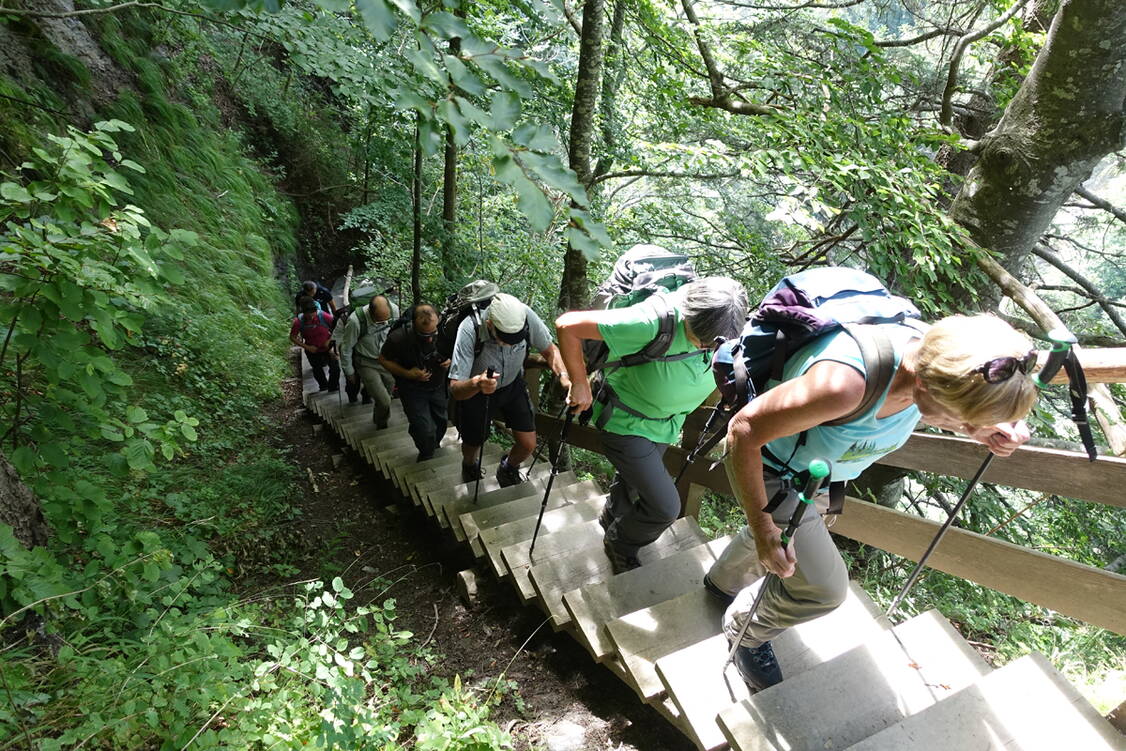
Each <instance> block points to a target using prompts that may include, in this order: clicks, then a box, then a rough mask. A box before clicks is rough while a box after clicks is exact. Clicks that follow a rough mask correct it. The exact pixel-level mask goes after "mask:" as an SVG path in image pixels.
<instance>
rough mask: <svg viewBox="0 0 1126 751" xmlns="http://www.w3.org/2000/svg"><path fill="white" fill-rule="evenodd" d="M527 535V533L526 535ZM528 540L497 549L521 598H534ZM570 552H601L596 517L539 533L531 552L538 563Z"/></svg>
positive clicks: (595, 553)
mask: <svg viewBox="0 0 1126 751" xmlns="http://www.w3.org/2000/svg"><path fill="white" fill-rule="evenodd" d="M528 537H529V538H531V535H528ZM529 543H530V539H528V540H521V541H520V542H516V543H513V544H511V545H509V546H507V547H504V548H501V556H502V561H503V562H504V567H505V568H506V569H508V571H509V572H511V574H512V584H513V586H514V587H516V591H517V592H518V593H519V594H520V597H521V598H522V599H523V600H524V601H528V600H531V599H534V598H535V596H536V590H535V589H534V588H533V587H532V581H531V579H529V578H528V569H529V568H531V565H530V563H529V561H528V546H529ZM573 555H584V556H586V555H601V556H604V555H605V553H603V552H602V527H601V526H600V525H599V524H598V521H597V520H596V519H592V520H590V521H588V522H584V523H582V524H573V525H571V526H570V527H567V529H565V530H563V531H561V532H556V533H554V534H550V535H545V534H542V533H541V534H540V536H539V538H538V539H537V540H536V549H535V552H534V554H533V557H534V558H535V562H536V563H542V562H544V561H546V560H550V559H551V558H559V557H567V556H573Z"/></svg>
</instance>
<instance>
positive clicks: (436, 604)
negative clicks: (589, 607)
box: [269, 378, 694, 751]
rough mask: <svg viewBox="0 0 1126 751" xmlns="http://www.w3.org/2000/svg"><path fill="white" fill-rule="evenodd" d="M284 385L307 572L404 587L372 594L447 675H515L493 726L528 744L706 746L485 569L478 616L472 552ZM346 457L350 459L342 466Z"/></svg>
mask: <svg viewBox="0 0 1126 751" xmlns="http://www.w3.org/2000/svg"><path fill="white" fill-rule="evenodd" d="M283 389H284V399H283V401H282V402H281V403H280V404H277V405H276V406H275V407H274V409H273V410H272V411H273V412H274V414H272V415H269V417H270V418H271V420H272V422H274V423H275V424H276V425H277V427H278V430H279V435H278V438H279V439H280V440H283V441H285V443H286V444H287V445H289V446H290V447H292V452H291V453H292V456H293V457H294V459H295V461H296V462H297V463H298V465H299V466H298V470H299V472H300V473H301V475H302V477H303V480H302V485H303V494H302V499H301V501H299V505H300V507H301V512H302V519H303V520H302V522H300V523H301V524H302V526H303V538H304V539H303V545H302V551H303V560H298V561H296V562H295V564H296V565H297V566H298V567H299V568H300V569H301V573H302V575H304V576H307V577H326V576H328V577H331V576H333V575H336V573H339V572H341V571H344V570H345V569H348V571H349V573H348V574H345V575H344V578H345V581H346V582H347V583H348V584H349V585H350V586H352V584H353V581H354V580H355V579H356V578H358V577H363V578H369V579H370V578H372V577H374V576H376V575H383V578H385V579H387V580H389V581H391V582H393V584H392V585H391V586H390V587H389V588H388V589H387V590H386V592H385V593H383V594H380V593H379V592H372V593H370V594H371V595H379V597H380V599H381V600H382V599H385V598H387V597H392V598H394V599H395V603H396V612H397V614H398V615H397V618H396V621H395V625H396V627H397V628H400V629H405V630H407V631H410V632H412V633H413V634H414V635H415V642H416V643H422V642H425V643H426V645H427V648H428V649H430V650H433V651H434V652H436V653H437V654H439V655H440V658H439V659H438V660H437V661H436V662H435V663H434V668H433V670H434V673H435V674H436V675H440V676H443V677H445V678H447V679H449V680H452V679H453V677H454V675H460V676H461V677H462V680H463V682H465V683H467V684H469V685H474V686H478V685H488V686H492V685H494V684H495V683H496V681H497V679H498V677H499V676H501V674H502V673H503V679H502V681H514V682H515V689H516V692H517V693H516V695H509V696H507V697H506V698H505V700H504V701H503V702H502V703H501V704H500V705H499V706H498V707H496V708H495V709H494V711H493V714H492V719H493V720H494V721H495V722H497V724H498V725H500V726H501V727H502V728H504V729H506V730H508V731H509V732H510V733H511V734H512V735H513V737H514V738H515V740H516V743H517V748H521V749H525V748H530V747H533V746H536V747H546V748H548V749H551V750H552V751H570V750H573V751H578V750H579V749H614V750H615V751H630V750H631V749H638V750H640V751H653V750H659V751H666V750H667V751H680V750H681V749H684V750H685V751H687V750H688V749H692V748H694V746H693V745H692V744H691V743H690V742H689V741H688V740H687V739H686V738H685V737H684V736H683V735H682V734H681V733H680V732H679V731H677V730H676V729H674V728H673V727H672V726H671V725H670V724H668V722H666V721H665V720H664V718H662V717H661V716H660V715H659V714H657V712H656V711H655V710H653V709H652V708H650V707H648V706H647V705H645V704H643V703H642V702H641V701H639V700H638V698H637V696H636V695H635V694H634V692H633V691H632V690H631V689H630V688H628V687H627V686H626V685H625V684H624V683H622V682H621V681H620V680H618V679H617V678H616V677H615V676H614V675H613V674H612V673H610V671H609V670H607V669H606V668H604V667H602V666H601V665H598V664H596V663H595V662H594V661H593V660H592V659H591V658H590V656H589V655H588V654H587V652H586V651H585V650H584V649H583V648H582V647H581V646H580V645H579V644H578V643H577V642H576V641H575V640H574V639H572V638H571V637H570V636H568V635H566V634H563V633H558V634H556V633H553V632H552V630H551V627H550V625H545V622H544V617H543V615H542V614H541V613H540V612H539V611H538V610H535V609H534V608H531V607H527V606H524V605H523V604H521V603H520V602H519V600H518V598H517V597H516V594H515V592H514V591H513V590H512V589H511V588H510V587H509V586H508V585H507V584H504V583H502V582H498V581H497V580H496V579H494V578H491V576H489V575H487V574H485V573H482V569H480V568H478V572H479V573H481V575H480V576H479V577H478V599H477V604H476V605H475V606H474V607H472V608H467V607H466V606H465V605H464V604H463V603H462V602H461V600H460V599H459V597H458V595H457V590H456V587H455V577H456V574H457V572H458V571H461V570H463V569H466V568H470V567H472V566H474V560H473V557H472V555H471V554H470V553H469V551H468V550H467V549H466V548H465V547H464V546H462V545H461V544H460V543H457V542H455V541H453V539H452V538H451V537H449V536H448V535H447V534H446V533H445V532H441V531H439V530H438V529H437V528H436V527H435V526H434V524H433V523H432V522H431V520H430V519H428V518H427V517H426V515H425V513H424V512H423V511H422V510H421V509H419V508H416V507H414V506H412V505H411V504H410V503H409V502H406V501H404V500H403V499H402V498H401V497H400V495H399V493H398V491H397V490H395V489H394V487H393V486H391V485H390V484H389V483H388V482H386V481H385V480H384V479H383V478H382V477H380V476H379V475H378V473H376V472H375V471H374V470H372V469H371V468H370V467H368V466H367V465H366V464H365V463H364V462H363V461H362V460H361V459H360V458H359V457H358V456H357V455H356V454H355V453H354V452H351V450H350V449H349V448H348V447H347V446H346V445H345V444H343V443H342V442H341V441H340V440H339V439H338V438H337V436H336V435H335V434H334V433H333V432H332V431H331V430H330V429H329V428H328V427H327V426H326V427H325V428H324V429H322V430H320V431H318V432H315V431H314V424H315V419H314V418H313V417H311V416H309V415H308V414H307V413H305V412H304V411H303V409H302V404H301V381H300V380H299V379H297V378H290V379H287V380H286V381H285V382H283ZM336 454H343V455H344V457H343V460H342V461H339V466H338V467H334V462H333V456H334V455H336ZM311 479H312V480H315V482H316V486H317V487H316V490H315V491H314V489H313V487H312V484H311V482H310V480H311ZM362 594H363V593H362V592H357V595H358V596H362ZM541 626H542V627H541ZM502 685H506V684H502Z"/></svg>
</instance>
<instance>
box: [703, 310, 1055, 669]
mask: <svg viewBox="0 0 1126 751" xmlns="http://www.w3.org/2000/svg"><path fill="white" fill-rule="evenodd" d="M878 328H879V329H880V330H881V331H884V332H885V333H886V335H887V337H888V339H890V341H891V343H892V347H893V349H894V370H893V371H892V372H891V376H890V385H889V386H888V387H887V388H886V390H884V391H882V392H881V394H880V398H878V399H877V400H875V401H874V404H873V405H872V406H871V407H870V408H869V409H867V410H866V411H864V412H863V413H861V414H860V415H859V416H856V417H855V418H852V419H849V421H847V422H845V423H843V424H837V425H826V424H824V423H826V422H829V421H833V420H834V419H835V418H839V417H842V416H846V415H850V413H853V412H854V409H855V408H856V407H857V406H858V405H859V404H860V403H861V400H862V399H863V397H864V394H865V383H866V381H865V366H864V359H863V355H862V354H861V351H860V348H859V346H858V344H857V341H856V340H855V339H854V338H853V337H852V336H850V335H849V334H848V333H847V332H846V331H837V332H836V333H833V334H825V335H823V336H820V337H818V338H816V339H814V340H812V341H811V342H809V343H808V344H806V345H805V346H804V347H802V348H800V349H798V350H797V351H796V352H794V354H793V355H791V356H790V357H788V358H787V359H786V361H785V365H784V368H783V370H782V378H781V382H780V383H779V384H778V385H776V386H774V387H773V388H770V389H769V390H766V391H764V392H763V393H761V394H759V395H758V396H757V397H755V398H754V399H752V400H751V401H750V402H749V403H748V404H747V405H746V406H745V407H743V408H742V409H741V410H740V411H738V412H737V413H736V414H735V415H734V416H733V417H732V419H731V423H730V425H729V427H728V432H727V440H728V444H727V448H728V456H727V461H726V466H727V474H728V477H729V478H730V481H731V487H732V488H733V490H734V492H735V496H736V498H737V499H738V500H739V503H740V504H741V505H742V507H743V510H744V512H745V513H746V516H747V520H748V526H746V527H744V528H743V529H742V530H741V531H740V532H739V533H738V535H736V537H735V538H734V539H733V540H732V542H731V543H730V544H729V545H728V546H727V548H726V549H725V550H724V552H723V553H722V555H721V556H720V557H719V559H718V560H717V561H716V563H715V564H713V565H712V567H711V569H710V571H709V572H708V574H707V575H706V576H705V578H704V586H705V588H706V589H707V590H708V591H709V592H710V593H711V594H712V595H714V596H716V597H717V598H719V599H720V600H721V601H723V602H725V603H727V604H728V609H727V612H726V614H725V616H724V623H723V626H724V631H725V632H726V634H727V638H728V640H729V641H734V639H735V638H737V635H738V633H739V631H740V629H741V627H742V626H743V623H744V620H745V618H746V614H747V613H748V612H749V611H750V609H751V605H752V602H753V599H754V588H752V587H751V586H750V585H751V584H752V583H753V582H754V581H756V580H758V579H759V577H761V576H762V574H763V569H765V571H766V572H770V573H774V574H777V577H769V578H768V579H767V580H766V583H765V584H764V585H763V586H765V587H766V591H765V593H764V595H763V599H762V601H761V603H760V605H759V607H758V610H757V611H756V612H755V615H754V618H753V619H752V621H751V623H750V624H749V627H748V629H747V631H746V634H745V636H744V638H743V640H742V643H741V644H740V645H739V647H738V648H737V649H736V651H735V655H734V657H735V664H736V666H737V667H738V669H739V672H740V674H741V676H742V678H743V680H744V681H745V682H746V683H747V685H748V686H749V687H750V688H751V689H752V691H755V690H762V689H764V688H767V687H769V686H772V685H774V684H776V683H778V682H780V681H781V680H782V672H781V669H780V667H779V665H778V662H777V660H776V659H775V656H774V651H773V648H772V647H771V640H772V639H774V638H775V637H777V636H778V635H779V634H781V633H782V632H783V631H785V630H786V629H787V628H789V627H790V626H795V625H798V624H800V623H804V622H806V621H809V620H812V619H814V618H817V617H818V616H821V615H824V614H826V613H828V612H830V611H831V610H833V609H834V608H836V607H837V606H838V605H840V604H841V603H842V602H843V601H844V599H845V596H846V594H847V592H848V572H847V570H846V568H845V564H844V561H843V560H842V559H841V556H840V553H838V552H837V550H836V547H835V546H834V545H833V542H832V540H831V539H830V537H829V531H828V529H827V528H826V525H825V522H824V520H823V517H822V514H824V513H826V511H827V510H828V506H829V502H828V499H826V497H825V494H821V495H819V496H818V503H817V506H816V507H817V509H818V511H819V512H820V513H817V514H812V513H811V514H806V515H805V516H804V517H803V518H802V521H801V525H800V526H799V527H798V529H797V532H796V533H795V534H794V536H793V542H792V545H790V546H787V547H785V548H783V547H782V546H781V544H780V536H781V529H780V528H781V527H784V526H785V525H786V520H787V519H788V518H789V517H790V515H791V513H792V512H793V511H794V508H795V504H796V503H797V493H798V490H799V489H800V483H799V482H793V483H791V482H789V481H788V480H789V478H790V477H794V476H796V477H797V478H800V477H801V473H802V471H803V470H805V469H806V468H807V467H808V465H809V462H811V461H812V460H814V459H816V458H824V459H828V460H830V462H831V463H832V476H831V479H832V480H833V481H845V480H852V479H854V478H856V477H857V476H858V475H859V474H860V473H861V472H862V471H864V470H865V469H866V468H867V467H869V466H870V465H871V464H873V463H875V462H876V461H877V460H878V459H879V458H880V457H882V456H884V455H885V454H888V453H890V452H892V451H894V450H895V449H897V448H899V447H900V446H902V445H903V444H904V443H905V442H906V441H907V439H908V438H909V437H910V435H911V432H912V431H913V430H914V429H915V427H916V425H917V423H919V422H920V421H922V422H924V423H926V424H928V425H933V426H935V427H938V428H942V429H946V430H953V431H957V432H960V433H964V434H966V435H968V436H970V437H971V438H973V439H975V440H977V441H979V442H981V443H984V444H985V445H986V446H988V447H989V449H990V450H991V451H992V452H993V453H994V454H997V455H998V456H1008V455H1009V454H1011V453H1012V452H1013V451H1014V450H1015V449H1016V448H1017V447H1018V446H1020V445H1021V444H1022V443H1024V442H1025V441H1027V440H1028V439H1029V437H1030V434H1029V431H1028V427H1027V426H1026V425H1025V424H1024V422H1023V421H1022V418H1024V416H1025V415H1027V414H1028V412H1029V410H1030V409H1031V407H1032V403H1033V402H1034V401H1035V399H1036V394H1037V387H1036V385H1035V384H1034V382H1033V379H1032V378H1031V377H1030V374H1031V370H1032V367H1033V363H1035V352H1034V351H1032V350H1031V344H1030V342H1029V340H1028V339H1027V337H1025V336H1024V335H1023V334H1020V333H1018V332H1017V331H1016V330H1014V329H1013V328H1012V327H1010V326H1009V325H1008V324H1007V323H1005V322H1003V321H1001V320H1000V319H999V318H996V317H994V316H990V315H977V316H972V317H967V316H952V317H949V318H945V319H943V320H941V321H939V322H938V323H935V324H934V325H933V326H931V327H930V328H929V329H926V330H925V333H923V332H921V331H920V330H919V329H918V328H912V327H909V326H906V325H900V324H884V325H880V326H878ZM780 457H787V458H786V459H780ZM795 486H796V487H795ZM768 505H769V507H772V508H773V512H772V513H767V512H766V511H765V510H764V509H766V508H768ZM756 564H757V565H756Z"/></svg>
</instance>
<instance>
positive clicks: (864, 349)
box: [823, 325, 895, 425]
mask: <svg viewBox="0 0 1126 751" xmlns="http://www.w3.org/2000/svg"><path fill="white" fill-rule="evenodd" d="M844 330H845V331H846V332H847V333H848V335H849V336H851V337H852V338H853V339H854V340H856V345H857V346H858V347H859V348H860V359H861V360H863V361H864V371H865V377H864V398H862V399H861V400H860V404H858V405H857V406H856V409H854V410H852V411H851V412H849V413H848V414H847V415H844V416H843V417H838V418H837V419H835V420H830V421H829V422H826V423H823V424H824V425H844V424H846V423H849V422H852V421H853V420H855V419H856V418H857V417H860V415H862V414H864V413H865V412H867V411H868V410H870V409H872V407H873V406H875V404H876V402H878V401H879V400H880V397H881V396H883V395H884V392H885V391H887V388H888V386H890V385H891V379H892V378H893V377H894V376H895V347H894V346H893V345H892V343H891V339H890V338H889V337H888V335H887V332H885V331H882V330H880V328H879V327H877V326H854V325H847V326H845V327H844Z"/></svg>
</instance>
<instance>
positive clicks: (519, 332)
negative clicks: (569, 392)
mask: <svg viewBox="0 0 1126 751" xmlns="http://www.w3.org/2000/svg"><path fill="white" fill-rule="evenodd" d="M529 347H530V348H533V349H535V350H537V351H539V352H540V353H541V354H543V356H544V358H545V359H546V360H547V364H548V367H549V368H551V370H552V371H553V372H554V373H555V374H556V375H557V376H559V378H560V382H561V383H563V385H564V387H565V388H566V387H567V386H569V384H570V381H569V380H568V378H567V374H566V372H565V371H564V368H563V361H562V360H561V359H560V358H559V350H558V349H557V348H556V346H555V344H553V343H552V341H551V334H550V333H549V332H548V330H547V326H545V325H544V322H543V320H542V319H540V317H539V316H538V315H536V313H535V311H533V310H532V309H531V308H529V307H528V306H527V305H525V304H524V303H522V302H520V301H519V300H517V299H516V298H515V297H513V296H512V295H509V294H505V293H503V292H498V293H497V294H496V295H495V296H494V297H493V298H492V302H490V303H489V306H488V308H487V309H486V315H485V316H484V320H483V322H482V324H481V325H480V326H478V325H477V323H476V321H475V319H474V318H473V317H472V316H467V317H466V318H465V319H464V320H462V322H461V324H459V326H458V330H457V338H456V339H455V340H454V348H453V355H452V358H451V364H450V393H452V394H453V397H454V399H455V400H457V402H458V410H457V411H458V418H457V427H458V432H459V433H460V434H461V441H462V444H461V457H462V466H461V479H462V482H472V481H473V480H477V479H478V477H479V475H478V469H477V466H478V465H477V456H478V452H479V451H480V450H481V447H482V446H483V445H484V444H485V439H486V438H488V426H489V424H490V423H491V422H492V419H493V416H494V415H497V414H500V415H503V416H504V424H505V425H507V426H508V428H509V430H511V431H512V436H513V439H514V441H515V442H514V443H513V446H512V448H511V449H509V451H508V454H507V455H506V456H504V457H503V458H502V459H501V461H500V464H499V465H498V466H497V471H496V478H497V482H498V483H499V484H500V486H501V487H508V486H509V485H516V484H519V483H521V482H523V481H524V478H523V477H522V476H521V475H520V464H521V462H523V461H524V460H525V459H527V458H528V457H529V456H531V454H532V451H534V450H535V448H536V422H535V415H534V411H533V409H532V401H531V399H530V398H529V396H528V387H527V385H526V384H525V383H524V358H525V356H526V355H527V353H528V349H529ZM490 370H492V371H493V372H494V377H492V378H490V377H489V375H488V373H489V371H490Z"/></svg>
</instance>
